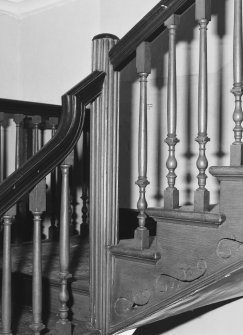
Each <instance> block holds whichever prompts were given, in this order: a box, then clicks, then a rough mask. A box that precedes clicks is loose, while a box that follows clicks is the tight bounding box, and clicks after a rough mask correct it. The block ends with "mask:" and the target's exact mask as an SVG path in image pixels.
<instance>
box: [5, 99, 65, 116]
mask: <svg viewBox="0 0 243 335" xmlns="http://www.w3.org/2000/svg"><path fill="white" fill-rule="evenodd" d="M0 112H3V113H8V114H23V115H26V116H33V115H41V116H43V117H58V118H59V117H60V116H61V113H62V106H60V105H53V104H45V103H40V102H30V101H20V100H11V99H0Z"/></svg>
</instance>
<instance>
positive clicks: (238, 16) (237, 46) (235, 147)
mask: <svg viewBox="0 0 243 335" xmlns="http://www.w3.org/2000/svg"><path fill="white" fill-rule="evenodd" d="M233 77H234V84H233V88H232V90H231V92H232V93H233V94H234V96H235V110H234V113H233V120H234V122H235V127H234V137H235V141H234V143H233V144H232V145H231V148H230V165H236V166H237V165H238V166H239V165H242V164H243V143H242V133H243V128H242V121H243V112H242V102H241V99H242V94H243V83H242V0H234V41H233Z"/></svg>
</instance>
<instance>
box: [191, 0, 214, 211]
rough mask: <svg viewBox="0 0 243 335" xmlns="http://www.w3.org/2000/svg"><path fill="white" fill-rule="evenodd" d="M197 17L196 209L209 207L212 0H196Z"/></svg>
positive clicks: (204, 209) (201, 209)
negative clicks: (209, 63)
mask: <svg viewBox="0 0 243 335" xmlns="http://www.w3.org/2000/svg"><path fill="white" fill-rule="evenodd" d="M196 19H197V20H198V22H199V30H200V49H199V83H198V84H199V85H198V136H197V138H196V141H197V142H198V144H199V156H198V159H197V168H198V170H199V174H198V176H197V178H198V186H199V188H198V189H197V190H196V191H195V193H194V209H195V211H200V212H202V211H207V210H208V209H209V191H208V190H207V189H206V179H207V175H206V173H205V172H206V169H207V167H208V160H207V157H206V144H207V142H208V141H209V140H210V139H209V138H208V136H207V118H208V115H207V114H208V84H207V80H208V78H207V25H208V22H209V21H210V20H211V0H196Z"/></svg>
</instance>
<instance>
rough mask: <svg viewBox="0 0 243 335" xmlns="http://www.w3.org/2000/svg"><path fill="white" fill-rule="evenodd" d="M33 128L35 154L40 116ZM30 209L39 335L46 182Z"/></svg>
mask: <svg viewBox="0 0 243 335" xmlns="http://www.w3.org/2000/svg"><path fill="white" fill-rule="evenodd" d="M32 122H33V125H34V128H33V154H35V153H36V152H38V150H39V148H40V141H39V124H40V122H41V117H40V116H34V117H33V118H32ZM29 208H30V211H31V212H32V214H33V217H34V233H33V279H32V280H33V282H32V324H31V325H30V328H31V329H32V330H33V332H34V334H35V335H39V334H40V333H41V331H42V330H43V329H44V328H45V326H44V324H43V323H42V264H41V256H42V244H41V236H42V225H41V222H42V219H41V216H42V214H43V212H45V210H46V181H45V179H43V180H42V181H41V182H40V183H39V184H38V185H36V186H35V188H34V189H33V190H32V191H31V192H30V195H29Z"/></svg>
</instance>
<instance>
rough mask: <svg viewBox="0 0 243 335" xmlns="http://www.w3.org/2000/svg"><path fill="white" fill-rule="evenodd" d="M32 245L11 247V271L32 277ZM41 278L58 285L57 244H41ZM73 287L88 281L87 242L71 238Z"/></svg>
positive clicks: (70, 270)
mask: <svg viewBox="0 0 243 335" xmlns="http://www.w3.org/2000/svg"><path fill="white" fill-rule="evenodd" d="M32 259H33V257H32V243H23V244H22V245H13V246H12V270H13V272H18V273H22V274H24V275H28V276H32ZM42 271H43V277H45V278H48V279H49V280H50V281H51V282H52V283H55V282H56V283H59V243H58V242H50V241H43V243H42ZM69 272H70V273H71V274H72V277H73V280H74V283H73V284H74V286H73V287H75V286H77V282H83V283H84V282H88V281H89V240H88V239H81V238H80V237H79V236H73V237H71V239H70V268H69ZM78 286H79V285H78Z"/></svg>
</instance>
